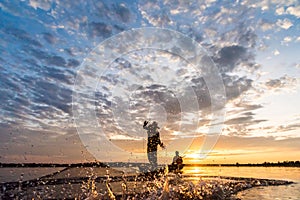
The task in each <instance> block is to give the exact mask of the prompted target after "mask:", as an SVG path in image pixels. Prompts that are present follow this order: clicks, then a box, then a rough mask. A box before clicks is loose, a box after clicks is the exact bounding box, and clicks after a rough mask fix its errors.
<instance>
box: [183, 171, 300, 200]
mask: <svg viewBox="0 0 300 200" xmlns="http://www.w3.org/2000/svg"><path fill="white" fill-rule="evenodd" d="M184 174H194V175H195V176H198V177H201V176H231V177H249V178H250V177H251V178H265V179H279V180H290V181H293V182H295V184H292V185H284V186H268V187H256V188H251V189H249V190H245V191H242V192H240V193H238V195H237V197H239V198H240V199H242V200H257V199H261V200H274V199H292V200H299V199H300V168H296V167H185V168H184Z"/></svg>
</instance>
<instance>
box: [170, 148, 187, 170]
mask: <svg viewBox="0 0 300 200" xmlns="http://www.w3.org/2000/svg"><path fill="white" fill-rule="evenodd" d="M182 158H183V157H182V156H179V151H175V156H174V157H173V162H172V164H171V166H169V168H170V171H180V170H181V169H182V168H183V166H184V164H183V159H182Z"/></svg>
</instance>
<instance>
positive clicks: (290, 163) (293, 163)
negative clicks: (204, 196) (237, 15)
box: [0, 161, 300, 168]
mask: <svg viewBox="0 0 300 200" xmlns="http://www.w3.org/2000/svg"><path fill="white" fill-rule="evenodd" d="M147 164H148V163H125V162H118V163H117V162H113V163H102V162H89V163H72V164H66V163H0V168H30V167H32V168H34V167H35V168H37V167H49V168H50V167H107V168H108V167H138V166H141V165H147ZM161 166H164V165H161ZM184 166H185V167H300V162H299V161H284V162H277V163H270V162H264V163H256V164H253V163H248V164H239V163H236V164H184Z"/></svg>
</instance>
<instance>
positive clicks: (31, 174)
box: [0, 167, 64, 183]
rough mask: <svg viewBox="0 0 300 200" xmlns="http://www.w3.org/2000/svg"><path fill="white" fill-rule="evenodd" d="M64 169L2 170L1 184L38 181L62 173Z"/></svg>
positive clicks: (0, 175) (0, 173)
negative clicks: (40, 178)
mask: <svg viewBox="0 0 300 200" xmlns="http://www.w3.org/2000/svg"><path fill="white" fill-rule="evenodd" d="M62 169H64V168H61V167H49V168H48V167H40V168H0V183H4V182H12V181H26V180H31V179H36V178H39V177H42V176H45V175H48V174H52V173H54V172H57V171H60V170H62Z"/></svg>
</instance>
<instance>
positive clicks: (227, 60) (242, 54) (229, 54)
mask: <svg viewBox="0 0 300 200" xmlns="http://www.w3.org/2000/svg"><path fill="white" fill-rule="evenodd" d="M245 59H247V49H246V48H244V47H242V46H236V45H234V46H227V47H223V48H222V49H220V51H219V52H218V57H217V58H215V59H214V61H215V62H216V63H218V64H219V66H220V68H221V72H230V71H232V70H233V69H234V68H235V67H236V65H237V64H238V62H241V61H243V60H245Z"/></svg>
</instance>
